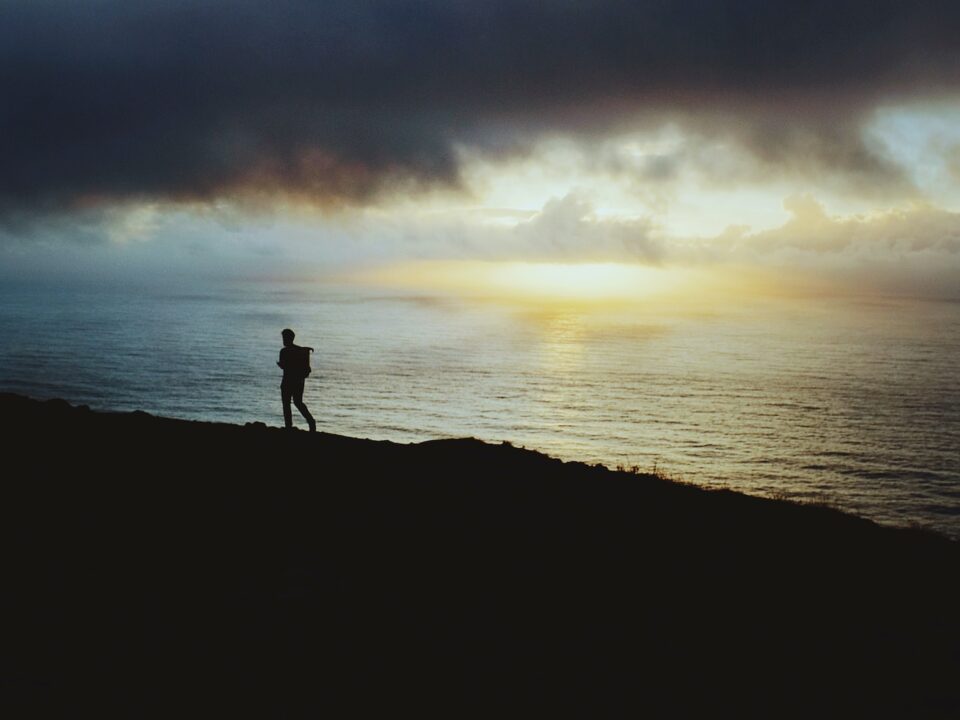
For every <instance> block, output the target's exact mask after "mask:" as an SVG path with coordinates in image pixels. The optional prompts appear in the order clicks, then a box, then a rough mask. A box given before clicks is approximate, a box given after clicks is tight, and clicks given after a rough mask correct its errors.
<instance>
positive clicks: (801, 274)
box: [0, 0, 960, 298]
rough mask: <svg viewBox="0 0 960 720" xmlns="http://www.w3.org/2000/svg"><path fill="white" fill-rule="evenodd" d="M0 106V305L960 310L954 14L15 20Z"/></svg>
mask: <svg viewBox="0 0 960 720" xmlns="http://www.w3.org/2000/svg"><path fill="white" fill-rule="evenodd" d="M0 98H2V102H0V159H2V162H0V263H2V266H0V282H4V283H16V282H27V283H50V284H61V283H104V284H109V283H127V284H129V283H133V284H137V283H143V284H148V283H158V282H162V283H169V282H184V283H187V284H191V283H202V282H210V281H214V280H220V279H266V280H332V279H336V280H344V279H346V280H350V281H353V282H368V283H370V282H372V283H380V284H395V285H403V286H410V287H420V286H422V287H432V288H435V289H444V290H447V291H455V290H456V289H457V288H460V289H464V290H471V291H475V292H482V291H483V290H484V288H486V289H488V290H490V289H496V288H499V289H501V290H502V289H504V288H509V287H514V288H515V289H516V291H517V292H519V293H521V294H522V293H523V292H531V293H537V292H542V293H544V294H546V295H549V294H551V293H554V294H556V293H558V292H560V293H561V294H563V292H566V291H567V290H569V289H570V288H574V287H582V288H584V290H583V292H585V293H587V294H590V293H592V292H594V291H595V290H596V289H597V288H598V287H608V288H614V289H615V292H617V293H619V292H621V291H623V292H626V291H624V290H623V288H624V287H631V286H633V287H638V288H640V289H641V290H642V292H640V294H641V295H642V294H643V293H645V292H647V291H649V290H651V289H653V288H656V289H664V288H671V287H672V289H673V290H675V291H676V292H678V293H681V294H682V293H685V292H693V290H694V289H695V288H697V287H699V288H701V289H702V288H703V287H715V286H721V285H725V286H727V287H731V286H736V287H743V288H747V287H749V288H752V289H761V288H762V289H764V290H765V291H769V292H786V293H821V294H822V293H836V294H869V293H877V294H894V295H905V296H912V297H931V298H958V297H960V5H958V4H957V3H955V2H953V1H952V0H916V1H915V2H911V3H904V2H899V1H898V2H891V1H889V0H831V2H821V1H818V0H811V1H809V2H803V3H796V2H779V1H778V0H737V1H734V0H727V1H725V2H721V1H719V0H633V1H629V2H628V1H626V0H590V1H575V0H554V1H552V2H542V1H534V0H421V1H418V2H413V1H411V0H326V1H325V2H308V1H307V0H272V1H271V2H261V1H254V0H231V1H230V2H226V1H225V0H210V1H208V2H197V1H189V2H188V1H186V0H156V1H155V0H140V1H138V2H136V3H130V2H121V1H118V0H88V1H87V2H83V3H78V2H73V1H68V0H30V1H29V2H27V1H23V2H19V1H17V0H7V1H6V2H3V3H0ZM576 268H579V270H577V269H576ZM564 288H566V289H567V290H564ZM591 288H593V289H592V290H591Z"/></svg>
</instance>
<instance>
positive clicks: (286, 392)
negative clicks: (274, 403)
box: [280, 384, 293, 428]
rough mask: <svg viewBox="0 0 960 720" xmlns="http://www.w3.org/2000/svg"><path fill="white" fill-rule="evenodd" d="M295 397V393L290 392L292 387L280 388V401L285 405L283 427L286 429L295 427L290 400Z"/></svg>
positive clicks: (282, 386)
mask: <svg viewBox="0 0 960 720" xmlns="http://www.w3.org/2000/svg"><path fill="white" fill-rule="evenodd" d="M292 396H293V393H291V392H290V387H289V386H288V385H286V384H283V385H281V386H280V401H281V402H282V403H283V426H284V427H286V428H292V427H293V414H292V413H291V411H290V399H291V397H292Z"/></svg>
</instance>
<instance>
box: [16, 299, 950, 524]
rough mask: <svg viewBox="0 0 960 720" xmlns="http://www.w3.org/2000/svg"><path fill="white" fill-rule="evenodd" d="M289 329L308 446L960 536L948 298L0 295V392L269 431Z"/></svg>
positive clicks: (277, 420) (277, 416)
mask: <svg viewBox="0 0 960 720" xmlns="http://www.w3.org/2000/svg"><path fill="white" fill-rule="evenodd" d="M287 326H290V327H293V328H294V329H295V330H296V331H297V342H298V343H300V344H304V345H311V346H313V347H315V348H316V349H317V352H316V354H315V355H314V374H313V375H312V376H311V378H310V379H309V380H308V381H307V392H306V396H305V400H306V402H307V403H308V404H309V405H310V407H311V409H312V411H313V413H314V415H315V416H316V417H317V419H318V421H319V424H320V426H321V429H322V430H326V431H329V432H334V433H341V434H345V435H354V436H359V437H370V438H377V439H389V440H395V441H399V442H410V441H419V440H425V439H430V438H440V437H462V436H474V437H478V438H482V439H484V440H489V441H494V442H499V441H502V440H508V441H510V442H512V443H513V444H515V445H523V446H526V447H529V448H535V449H538V450H542V451H544V452H546V453H549V454H551V455H554V456H556V457H560V458H563V459H565V460H582V461H587V462H600V463H604V464H606V465H608V466H617V465H623V466H627V467H631V466H638V467H639V468H640V469H641V470H650V469H651V468H653V467H654V466H656V467H657V468H659V469H660V470H663V471H664V472H666V473H667V474H669V475H672V476H675V477H680V478H683V479H686V480H689V481H692V482H696V483H702V484H705V485H721V486H727V487H731V488H734V489H736V490H741V491H745V492H750V493H755V494H771V493H777V494H785V495H788V496H791V497H797V498H812V499H817V500H821V501H828V502H831V503H833V504H835V505H838V506H840V507H843V508H845V509H848V510H851V511H853V512H856V513H858V514H861V515H864V516H867V517H870V518H873V519H875V520H878V521H881V522H889V523H898V524H904V523H911V522H916V523H921V524H924V525H928V526H932V527H934V528H937V529H939V530H941V531H943V532H945V533H947V534H950V535H952V536H954V537H960V372H958V358H960V304H958V303H937V302H919V301H901V300H890V301H871V302H865V301H864V302H855V301H850V300H837V299H830V300H817V301H796V300H794V301H783V300H780V301H760V300H757V301H754V302H751V303H744V304H741V305H739V306H735V307H734V306H730V307H724V308H718V309H713V310H711V311H708V312H700V313H688V312H680V311H676V312H673V311H671V309H670V308H664V307H657V308H642V307H635V308H632V309H629V310H621V311H617V312H614V311H609V310H608V311H604V312H599V311H587V310H583V309H580V310H576V309H566V310H564V309H557V310H554V311H551V312H546V311H542V310H540V311H535V310H533V309H530V308H527V309H523V308H517V307H508V306H505V305H495V304H489V303H480V302H468V301H458V300H452V299H444V298H439V297H422V296H418V297H414V296H403V295H396V294H388V293H377V292H374V291H371V290H358V289H354V288H345V287H339V288H330V287H313V288H304V287H301V286H286V285H277V284H274V285H270V284H265V283H259V284H246V285H233V286H229V287H224V286H216V287H212V288H209V289H207V290H205V291H204V292H200V293H196V294H181V293H176V292H170V293H167V294H164V293H156V292H153V293H148V294H143V293H141V292H136V293H134V292H118V291H110V292H107V291H103V292H99V291H98V292H93V291H86V292H79V291H77V292H69V291H58V292H50V291H39V290H22V289H16V290H15V289H11V288H0V390H4V391H12V392H18V393H23V394H26V395H30V396H33V397H37V398H53V397H62V398H65V399H67V400H69V401H71V402H73V403H82V404H87V405H90V406H91V407H92V408H94V409H110V410H134V409H141V410H146V411H148V412H150V413H153V414H157V415H168V416H174V417H181V418H190V419H199V420H218V421H228V422H237V423H244V422H250V421H264V422H266V423H268V424H273V425H279V424H282V417H281V410H280V400H279V391H278V386H279V382H280V373H279V369H278V368H277V367H276V365H275V364H274V363H275V362H276V359H277V353H278V351H279V348H280V330H281V329H283V328H284V327H287ZM295 418H296V420H300V418H299V417H298V416H296V412H295ZM301 425H302V423H301ZM318 462H319V461H318Z"/></svg>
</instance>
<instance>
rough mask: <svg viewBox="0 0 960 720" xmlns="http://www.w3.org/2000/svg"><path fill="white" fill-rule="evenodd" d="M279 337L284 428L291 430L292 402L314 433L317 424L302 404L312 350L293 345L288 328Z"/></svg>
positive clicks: (291, 331) (292, 336) (291, 332)
mask: <svg viewBox="0 0 960 720" xmlns="http://www.w3.org/2000/svg"><path fill="white" fill-rule="evenodd" d="M280 335H281V336H282V337H283V348H281V350H280V359H279V360H278V361H277V365H279V366H280V367H281V368H283V380H282V381H281V382H280V399H281V400H282V401H283V422H284V426H285V427H286V428H287V429H288V430H289V429H292V428H293V416H292V414H291V412H290V401H291V400H293V404H294V405H296V406H297V410H299V411H300V414H301V415H303V417H304V419H305V420H306V421H307V424H308V425H309V426H310V432H316V430H317V423H316V422H315V421H314V419H313V415H311V414H310V411H309V410H308V409H307V406H306V405H305V404H304V402H303V381H304V380H306V379H307V375H309V374H310V353H312V352H313V348H312V347H300V346H299V345H294V344H293V338H294V332H293V330H291V329H290V328H287V329H285V330H284V331H283V332H282V333H280Z"/></svg>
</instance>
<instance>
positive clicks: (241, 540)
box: [0, 395, 960, 718]
mask: <svg viewBox="0 0 960 720" xmlns="http://www.w3.org/2000/svg"><path fill="white" fill-rule="evenodd" d="M0 432H2V438H3V447H4V450H3V452H4V465H3V482H2V493H3V495H2V523H3V524H2V531H3V545H2V547H3V565H2V596H0V600H2V612H3V616H2V617H3V626H2V639H0V673H2V675H0V697H2V702H3V703H4V704H7V703H18V704H19V705H20V707H21V709H20V710H19V711H18V714H17V715H7V717H25V716H27V715H32V716H54V715H55V714H59V711H57V710H55V709H57V708H68V710H67V711H66V712H63V713H62V715H63V716H67V715H69V716H70V717H75V716H102V715H105V714H117V713H119V714H122V715H125V716H128V717H145V716H162V717H194V716H203V717H230V716H235V715H238V714H244V715H255V716H259V717H265V718H280V717H291V716H309V717H322V716H326V717H333V718H339V717H347V716H366V717H387V716H389V717H392V716H399V715H401V714H402V715H403V716H408V715H412V716H415V717H416V716H440V717H448V718H460V717H474V716H477V717H507V716H524V717H551V716H556V715H560V714H562V715H572V716H578V717H584V718H595V717H637V716H640V717H643V716H649V717H663V716H689V715H697V716H704V717H708V716H715V715H721V714H723V715H732V716H744V715H755V716H765V717H771V718H773V717H784V716H811V717H813V716H820V717H822V716H842V717H851V716H864V715H873V716H877V715H882V716H901V717H930V716H932V717H937V716H940V717H958V716H960V715H958V713H960V617H958V615H960V593H958V581H960V572H958V571H960V548H958V545H957V544H956V543H953V542H950V541H947V540H943V539H941V538H939V537H936V536H933V535H931V534H927V533H924V532H920V531H916V530H894V529H889V528H881V527H878V526H876V525H874V524H872V523H870V522H867V521H865V520H861V519H857V518H854V517H850V516H847V515H843V514H840V513H838V512H835V511H831V510H827V509H824V508H813V507H800V506H797V505H793V504H789V503H784V502H777V501H772V500H763V499H758V498H752V497H747V496H743V495H739V494H736V493H732V492H707V491H703V490H700V489H697V488H694V487H690V486H685V485H679V484H675V483H670V482H667V481H663V480H660V479H658V478H655V477H650V476H643V475H631V474H627V473H617V472H611V471H608V470H605V469H603V468H594V467H588V466H585V465H580V464H576V463H566V464H564V463H561V462H559V461H556V460H552V459H549V458H547V457H545V456H543V455H540V454H537V453H534V452H530V451H526V450H521V449H518V448H514V447H511V446H509V445H499V446H494V445H486V444H483V443H480V442H477V441H474V440H453V441H437V442H429V443H423V444H420V445H396V444H391V443H386V442H372V441H367V440H355V439H350V438H345V437H338V436H333V435H326V434H318V435H309V434H308V433H305V432H292V433H287V432H284V431H281V430H277V429H269V428H265V427H263V426H259V425H257V426H247V427H239V426H229V425H216V424H206V423H191V422H184V421H175V420H166V419H161V418H154V417H151V416H149V415H146V414H143V413H133V414H99V413H92V412H90V411H88V410H86V409H83V408H71V407H70V406H68V405H67V404H66V403H62V402H59V401H52V402H47V403H39V402H34V401H30V400H26V399H24V398H19V397H15V396H9V395H8V396H0Z"/></svg>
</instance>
